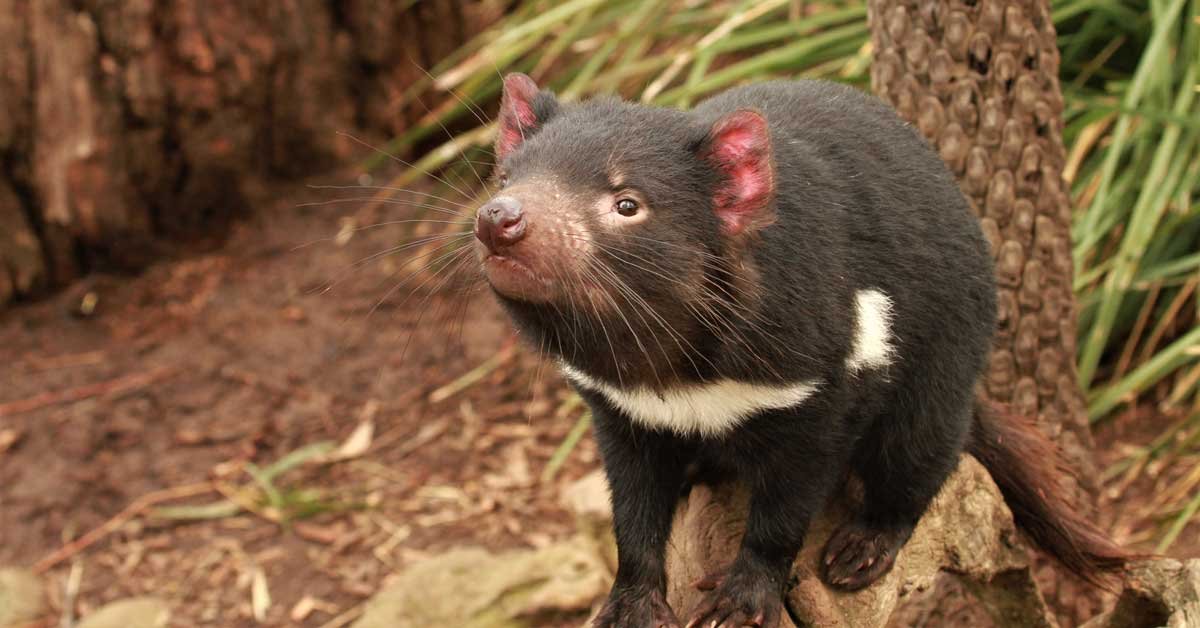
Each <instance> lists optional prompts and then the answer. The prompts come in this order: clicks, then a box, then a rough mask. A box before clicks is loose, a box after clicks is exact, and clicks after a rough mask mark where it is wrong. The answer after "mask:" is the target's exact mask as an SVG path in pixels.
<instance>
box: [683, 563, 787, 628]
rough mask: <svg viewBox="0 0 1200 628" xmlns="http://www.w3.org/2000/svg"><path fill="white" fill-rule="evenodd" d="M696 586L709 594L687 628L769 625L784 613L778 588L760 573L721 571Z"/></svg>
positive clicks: (765, 627) (703, 599) (773, 623)
mask: <svg viewBox="0 0 1200 628" xmlns="http://www.w3.org/2000/svg"><path fill="white" fill-rule="evenodd" d="M696 588H698V589H700V590H701V591H707V593H706V594H705V595H704V597H703V598H701V601H700V603H699V605H697V607H696V609H695V610H693V611H692V614H691V619H690V620H689V621H688V623H687V628H743V627H744V626H759V627H762V628H770V627H773V626H776V625H777V623H778V619H779V616H780V615H781V614H782V610H783V600H782V599H781V598H780V595H779V591H778V589H777V587H775V586H773V585H772V584H771V580H770V578H768V577H764V576H761V575H760V574H751V573H731V574H727V573H726V572H718V573H715V574H710V575H708V576H705V577H704V578H701V579H700V580H699V581H697V582H696Z"/></svg>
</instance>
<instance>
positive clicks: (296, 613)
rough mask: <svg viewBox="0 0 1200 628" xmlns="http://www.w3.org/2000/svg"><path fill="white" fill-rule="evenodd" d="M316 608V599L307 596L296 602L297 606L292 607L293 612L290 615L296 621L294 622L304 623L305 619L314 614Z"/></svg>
mask: <svg viewBox="0 0 1200 628" xmlns="http://www.w3.org/2000/svg"><path fill="white" fill-rule="evenodd" d="M316 607H317V601H316V600H315V599H313V597H312V596H311V595H306V596H304V597H302V598H300V601H299V602H296V605H295V606H293V607H292V612H291V614H290V616H291V618H292V621H294V622H302V621H304V620H305V619H307V618H308V616H309V615H311V614H312V612H313V610H314V609H316Z"/></svg>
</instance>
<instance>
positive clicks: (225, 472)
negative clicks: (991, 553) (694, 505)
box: [0, 179, 1196, 626]
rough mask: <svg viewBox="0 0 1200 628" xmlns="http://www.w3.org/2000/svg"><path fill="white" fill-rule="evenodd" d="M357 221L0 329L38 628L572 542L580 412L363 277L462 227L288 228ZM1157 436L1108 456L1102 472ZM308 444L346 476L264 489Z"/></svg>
mask: <svg viewBox="0 0 1200 628" xmlns="http://www.w3.org/2000/svg"><path fill="white" fill-rule="evenodd" d="M324 182H325V183H344V181H341V180H336V179H333V180H326V181H324ZM364 195H366V194H364V193H363V192H362V191H346V190H342V191H328V190H312V189H305V188H300V189H299V190H295V191H293V192H291V193H289V194H288V195H286V198H272V197H270V196H269V195H267V194H265V193H263V194H261V196H262V198H263V201H262V203H261V208H262V209H261V211H260V212H259V213H258V214H257V215H256V216H255V218H254V219H252V220H251V221H249V222H247V223H244V224H241V225H239V226H238V227H237V228H236V230H235V232H234V233H233V234H232V236H231V238H230V239H229V241H228V242H227V243H226V244H225V246H223V247H222V248H221V249H219V250H217V251H215V252H209V253H203V254H199V255H187V256H181V258H180V259H178V260H174V261H168V262H163V263H161V264H158V265H156V266H154V267H152V268H150V269H149V270H147V271H146V272H145V273H143V274H142V275H140V276H137V277H111V276H103V275H100V276H93V277H92V278H90V279H88V280H86V281H85V282H83V283H81V284H79V285H77V286H74V287H73V288H71V289H70V290H68V291H66V292H65V293H63V294H61V295H58V296H56V297H53V298H50V299H48V300H45V301H42V302H39V303H35V304H29V305H23V306H20V307H17V308H15V309H11V310H9V311H6V312H3V313H0V358H2V359H0V382H2V385H0V565H20V566H32V565H36V566H37V567H38V568H39V569H41V570H43V574H44V578H45V581H46V583H47V588H48V593H49V596H50V598H51V606H52V610H53V613H54V615H53V616H48V617H46V618H45V622H44V625H46V626H50V625H58V624H59V623H60V620H61V618H62V616H64V615H68V614H69V615H73V616H81V615H85V614H87V613H88V612H89V611H90V610H92V609H95V608H97V607H99V606H100V605H102V604H104V603H105V602H108V601H110V600H114V599H119V598H124V597H128V596H131V595H137V594H143V593H153V594H155V595H159V596H162V597H164V598H165V599H166V600H167V601H168V602H169V603H170V604H171V606H172V608H173V611H174V615H173V618H174V619H173V625H181V626H188V625H201V624H204V625H217V626H239V625H304V626H340V625H345V624H346V623H348V622H349V621H350V620H352V619H353V618H354V617H355V615H356V613H357V611H358V609H360V608H361V604H362V602H363V601H364V600H365V599H366V598H367V597H368V596H369V595H370V594H372V593H374V592H375V591H376V590H378V589H379V587H380V586H382V585H383V584H384V583H385V581H386V579H387V576H388V574H389V573H393V572H394V571H395V570H397V569H398V568H401V567H403V566H404V565H406V564H410V563H411V562H413V561H416V560H419V559H421V558H422V557H425V556H428V555H430V554H431V553H434V552H437V551H439V550H440V549H444V548H448V547H451V546H458V545H463V544H479V545H483V546H486V547H489V548H507V547H515V546H537V545H541V544H545V543H547V542H548V541H549V540H550V539H552V538H555V537H557V536H561V535H564V534H566V533H567V532H568V531H569V530H570V529H571V526H572V523H571V518H570V516H569V515H568V514H567V513H566V512H565V510H564V509H563V508H562V506H561V505H560V502H559V493H560V490H561V488H562V487H563V486H564V485H565V484H567V483H569V482H571V481H573V480H574V479H576V478H578V477H580V476H581V475H583V474H584V473H586V472H587V471H588V470H590V469H592V468H594V467H595V466H596V465H597V458H596V451H595V447H594V445H593V443H592V441H591V440H590V438H584V439H583V440H582V441H581V442H580V443H579V445H578V446H577V447H576V448H575V449H574V450H573V451H572V453H571V455H570V457H569V458H568V461H567V463H566V464H565V466H564V467H563V468H562V470H561V472H559V473H558V474H557V475H556V476H555V477H554V478H553V480H551V481H549V482H545V481H542V479H541V478H540V476H541V474H542V472H543V470H544V469H545V467H546V465H547V462H548V461H549V460H550V458H551V456H552V454H553V452H554V451H555V449H556V448H557V447H558V446H559V444H560V443H561V442H562V441H563V440H564V438H566V436H567V434H568V432H569V431H570V430H571V428H572V427H573V426H574V425H575V424H576V420H577V419H578V417H579V416H580V410H579V409H578V408H576V407H571V406H570V405H567V406H564V402H566V401H567V400H568V398H569V395H568V393H567V391H566V388H565V387H564V386H563V384H562V382H561V380H560V379H559V378H558V376H557V374H556V373H555V372H554V371H553V369H549V368H546V366H545V365H544V364H543V363H542V362H540V361H539V360H538V359H537V358H535V357H534V356H533V355H532V354H531V352H530V351H528V350H526V349H525V348H523V347H522V346H521V345H520V344H519V343H516V338H515V336H514V334H513V332H512V331H511V330H510V328H509V327H508V325H507V324H506V323H505V321H504V319H503V317H502V315H501V313H500V312H499V311H498V309H497V308H496V306H495V305H494V304H493V303H492V302H491V300H490V298H489V295H487V294H486V291H483V290H475V291H474V292H472V293H469V295H468V296H467V297H463V296H462V294H461V293H462V290H461V288H462V286H461V285H457V284H456V285H448V286H444V287H442V289H438V287H439V284H440V281H439V277H435V276H429V275H425V274H422V275H418V276H416V277H415V278H414V280H412V281H410V282H409V283H408V284H407V285H405V286H402V287H400V288H398V289H393V288H394V287H395V286H396V285H397V284H398V283H399V281H400V280H401V279H402V278H404V277H405V276H407V273H408V270H407V269H406V268H405V267H404V266H403V262H404V260H407V259H411V258H413V257H415V255H413V254H412V253H411V252H401V253H397V254H395V255H383V256H378V257H375V258H372V259H367V258H370V257H371V256H373V255H377V254H379V253H380V252H381V251H385V250H387V249H388V248H389V247H393V246H396V245H397V243H399V242H403V241H406V240H407V239H411V238H413V237H420V236H421V234H423V233H427V231H422V229H429V228H433V229H435V230H441V229H461V228H463V227H462V226H461V225H454V224H443V223H428V224H415V223H401V224H389V225H382V226H378V227H373V228H367V229H360V230H357V231H355V230H354V229H355V227H364V226H366V225H369V224H373V223H377V222H392V221H400V220H406V219H407V218H409V217H411V215H412V209H411V208H409V207H404V206H400V205H396V204H390V205H384V206H382V207H380V208H377V209H374V210H367V209H364V208H363V207H362V203H359V202H355V201H351V202H348V203H334V204H330V205H318V206H302V204H304V203H306V202H309V201H314V200H322V199H329V198H351V197H355V198H361V197H363V196H364ZM410 198H416V197H410ZM461 201H462V199H458V200H456V201H455V202H461ZM414 202H420V201H419V200H418V201H414ZM447 207H450V208H454V207H455V206H454V205H447ZM447 218H448V220H449V221H450V222H454V221H455V220H456V218H455V217H453V216H448V217H447ZM414 227H416V228H417V231H416V236H414ZM339 234H340V235H339ZM438 242H441V241H440V240H439V241H438ZM427 259H434V257H429V258H427ZM363 260H366V261H363ZM360 261H363V263H361V264H360V265H358V266H354V265H355V263H356V262H360ZM330 282H336V285H335V286H333V288H332V289H329V290H323V289H322V288H323V286H325V285H326V284H328V283H330ZM414 286H417V287H418V289H417V290H416V291H415V292H413V291H412V290H411V289H410V288H411V287H414ZM464 375H473V376H474V377H468V378H467V379H463V377H464ZM475 380H477V381H475ZM448 385H449V386H450V387H449V388H447V386H448ZM364 424H370V425H372V426H373V433H372V434H371V437H370V439H369V441H368V440H366V439H364V438H363V437H364V436H365V433H364V432H363V431H362V429H358V428H360V426H362V425H364ZM1154 424H1159V425H1160V426H1161V421H1159V420H1157V419H1153V418H1151V419H1150V420H1147V421H1145V422H1142V425H1151V426H1153V425H1154ZM1154 433H1155V432H1154V430H1153V429H1151V428H1147V429H1140V430H1139V429H1127V428H1122V427H1120V426H1117V427H1112V428H1108V429H1106V430H1104V431H1103V432H1102V434H1101V441H1102V446H1103V448H1104V451H1105V452H1106V453H1105V458H1106V459H1109V460H1110V461H1111V460H1112V459H1115V458H1116V457H1118V456H1120V455H1121V454H1122V453H1123V452H1125V451H1126V448H1127V446H1128V445H1129V444H1131V443H1132V444H1137V443H1144V442H1148V440H1149V439H1150V438H1152V437H1153V436H1154ZM352 435H354V436H353V437H352ZM318 443H333V444H335V446H336V445H339V444H344V445H345V447H346V449H345V450H343V452H342V453H345V454H348V456H347V457H346V459H344V460H341V461H334V462H325V463H314V462H312V461H308V462H304V463H302V464H298V465H296V466H295V467H294V468H292V469H291V470H288V471H285V472H283V473H280V474H279V475H278V476H276V477H274V479H267V478H263V475H262V473H263V471H269V470H270V467H271V465H272V464H274V463H277V462H279V461H281V460H284V461H285V462H288V461H289V458H287V457H288V456H289V454H292V457H291V458H290V460H293V461H294V460H296V458H297V457H301V458H303V457H305V456H307V455H308V454H311V453H312V451H313V450H312V448H311V447H310V446H313V445H314V444H318ZM367 444H369V447H366V448H365V449H364V446H366V445H367ZM1155 472H1156V473H1160V474H1165V475H1163V477H1179V473H1181V472H1179V473H1176V472H1173V471H1171V470H1169V469H1168V470H1162V469H1158V470H1155ZM256 474H257V477H258V478H259V479H258V480H256V479H255V476H256ZM1138 482H1140V484H1139V483H1135V484H1133V485H1132V488H1130V489H1127V490H1125V491H1123V492H1121V493H1120V494H1119V495H1118V494H1117V493H1116V492H1114V495H1118V497H1119V498H1120V500H1121V503H1119V504H1116V505H1113V506H1112V507H1111V508H1110V510H1109V512H1110V513H1125V514H1123V515H1122V516H1123V517H1126V519H1125V520H1122V521H1118V522H1117V524H1116V526H1117V528H1118V529H1121V530H1124V531H1125V532H1124V534H1125V535H1126V536H1127V537H1130V538H1133V540H1140V541H1141V542H1142V544H1143V546H1144V545H1145V542H1146V539H1137V538H1134V537H1136V536H1137V534H1136V531H1137V530H1143V529H1145V527H1146V526H1145V525H1143V522H1140V521H1136V520H1135V521H1131V520H1128V517H1129V516H1134V517H1136V516H1140V515H1138V514H1137V513H1138V512H1139V511H1140V509H1141V508H1140V505H1141V504H1145V503H1147V502H1148V501H1149V500H1150V499H1151V496H1152V495H1153V494H1154V490H1155V486H1156V485H1157V484H1156V483H1155V481H1153V480H1150V479H1141V480H1139V481H1138ZM180 505H188V506H192V507H193V508H191V509H190V510H187V509H183V510H181V509H178V508H175V509H174V510H170V509H168V510H159V508H160V507H165V506H171V507H176V506H180ZM195 507H198V508H195ZM185 517H186V519H185ZM1143 536H1144V535H1143ZM1195 536H1196V535H1195V530H1194V529H1189V530H1187V531H1185V534H1184V535H1183V536H1182V537H1181V539H1180V543H1179V544H1178V545H1177V546H1176V548H1174V550H1173V551H1172V553H1173V554H1176V553H1177V554H1180V555H1188V556H1194V555H1195V551H1194V548H1195V547H1196V541H1195V538H1194V537H1195ZM264 588H265V592H267V593H268V594H269V599H270V604H269V605H267V606H265V607H264V606H263V605H262V602H263V600H264V598H263V592H264ZM256 602H257V603H258V606H259V607H258V608H257V609H256V608H255V606H256ZM264 608H265V610H264ZM256 610H257V611H258V613H259V618H258V619H257V620H256V618H255V613H256Z"/></svg>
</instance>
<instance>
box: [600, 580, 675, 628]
mask: <svg viewBox="0 0 1200 628" xmlns="http://www.w3.org/2000/svg"><path fill="white" fill-rule="evenodd" d="M646 626H654V627H656V628H680V624H679V619H678V618H677V617H675V613H674V612H672V611H671V607H670V606H667V600H666V598H665V597H664V596H663V594H662V593H660V592H658V591H644V590H628V589H626V590H615V589H614V590H613V592H612V593H611V594H610V595H609V598H608V601H607V602H605V603H604V608H602V609H601V610H600V612H599V613H598V614H597V615H596V619H594V620H593V621H592V628H645V627H646Z"/></svg>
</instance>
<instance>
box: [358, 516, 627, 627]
mask: <svg viewBox="0 0 1200 628" xmlns="http://www.w3.org/2000/svg"><path fill="white" fill-rule="evenodd" d="M611 582H612V575H611V574H610V573H609V570H608V567H607V566H606V565H605V563H604V560H603V559H601V558H600V556H599V554H598V552H597V548H596V544H595V542H594V541H593V540H592V539H589V538H587V537H586V536H584V535H577V536H574V537H572V538H570V539H568V540H565V541H560V542H558V543H554V544H552V545H549V546H547V547H545V548H542V549H537V550H516V551H510V552H504V553H501V554H493V553H491V552H488V551H486V550H483V549H476V548H468V549H456V550H452V551H450V552H448V553H446V554H442V555H440V556H435V557H433V558H431V559H429V560H426V561H423V562H421V563H418V564H415V565H413V566H411V567H409V568H408V569H406V570H405V571H403V572H401V573H400V574H398V575H397V577H396V579H395V580H394V582H393V583H392V584H391V585H390V586H388V588H386V589H384V590H383V591H380V592H379V593H378V594H376V595H375V597H374V598H372V599H371V600H370V601H369V602H368V603H367V607H366V610H365V611H364V613H363V616H362V617H360V618H359V620H358V621H357V622H355V624H354V628H426V627H427V626H455V627H456V628H526V627H532V626H535V625H537V624H536V617H537V616H539V615H545V614H548V613H554V614H557V613H579V614H580V615H581V616H582V615H583V614H585V613H587V611H588V610H589V609H590V607H591V605H592V602H593V601H594V600H596V599H598V598H600V597H601V596H603V595H604V594H605V593H607V592H608V587H609V585H610V583H611Z"/></svg>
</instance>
